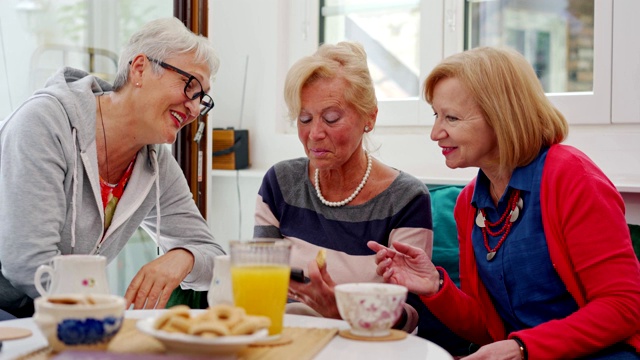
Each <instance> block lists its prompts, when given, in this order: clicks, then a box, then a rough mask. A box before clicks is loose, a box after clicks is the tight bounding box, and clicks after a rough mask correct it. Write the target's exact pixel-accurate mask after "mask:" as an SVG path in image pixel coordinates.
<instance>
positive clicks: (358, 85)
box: [284, 41, 378, 120]
mask: <svg viewBox="0 0 640 360" xmlns="http://www.w3.org/2000/svg"><path fill="white" fill-rule="evenodd" d="M332 78H342V79H344V80H345V81H346V83H347V89H346V90H345V92H344V99H345V101H346V102H347V103H349V104H351V105H352V106H353V107H354V108H355V109H356V111H357V112H358V114H359V115H361V116H363V117H370V116H371V115H372V114H374V113H375V111H376V109H377V108H378V101H377V99H376V94H375V88H374V85H373V80H372V79H371V75H370V74H369V67H368V66H367V54H366V53H365V51H364V48H363V47H362V45H360V44H359V43H356V42H351V41H343V42H339V43H337V44H335V45H332V44H323V45H321V46H320V47H319V48H318V50H317V51H316V52H315V53H314V54H313V55H310V56H306V57H303V58H302V59H300V60H298V61H297V62H296V63H295V64H293V66H292V67H291V68H290V69H289V71H288V73H287V77H286V79H285V86H284V100H285V102H286V104H287V108H288V111H289V117H290V118H291V119H292V120H293V119H297V117H298V115H299V114H300V109H301V101H300V96H301V93H302V89H303V88H304V87H305V86H306V85H309V84H311V83H313V82H314V81H316V80H319V79H332Z"/></svg>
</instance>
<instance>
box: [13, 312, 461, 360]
mask: <svg viewBox="0 0 640 360" xmlns="http://www.w3.org/2000/svg"><path fill="white" fill-rule="evenodd" d="M162 311H164V310H128V311H127V313H126V317H127V318H133V319H141V318H146V317H150V316H157V315H159V314H160V313H161V312H162ZM284 325H285V326H289V327H315V328H339V329H348V328H349V324H347V323H346V322H345V321H342V320H334V319H325V318H318V317H311V316H302V315H290V314H286V315H285V317H284ZM0 327H21V328H28V329H30V330H31V331H33V335H32V336H30V337H28V338H25V339H21V340H11V341H5V342H4V345H3V348H2V350H1V351H0V359H15V358H17V357H19V356H22V355H25V354H28V353H30V352H32V351H34V350H36V349H39V348H41V347H44V346H46V345H47V341H46V339H45V338H44V336H43V335H42V333H41V332H40V330H39V329H38V327H37V326H36V324H35V323H34V322H33V319H31V318H27V319H18V320H9V321H2V322H0ZM359 359H362V360H376V359H385V360H388V359H401V360H452V357H451V356H450V355H449V353H447V352H446V351H445V350H444V349H442V348H441V347H439V346H438V345H436V344H434V343H432V342H430V341H427V340H425V339H422V338H419V337H417V336H413V335H409V336H407V337H406V338H405V339H403V340H399V341H385V342H373V341H356V340H349V339H346V338H343V337H341V336H336V337H334V338H333V339H332V340H331V341H330V342H329V344H327V346H325V347H324V348H323V349H322V350H321V351H320V352H319V353H318V354H317V355H316V357H315V358H314V360H359ZM283 360H285V359H283Z"/></svg>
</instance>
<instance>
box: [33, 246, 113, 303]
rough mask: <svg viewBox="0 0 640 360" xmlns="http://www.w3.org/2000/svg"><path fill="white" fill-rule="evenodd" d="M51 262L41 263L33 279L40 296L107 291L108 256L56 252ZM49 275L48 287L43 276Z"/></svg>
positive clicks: (103, 292)
mask: <svg viewBox="0 0 640 360" xmlns="http://www.w3.org/2000/svg"><path fill="white" fill-rule="evenodd" d="M52 265H53V266H50V265H40V267H38V269H37V270H36V274H35V276H34V282H35V286H36V289H37V290H38V292H39V293H40V295H42V296H47V295H55V294H109V284H108V282H107V258H106V257H104V256H101V255H59V256H56V257H54V258H53V261H52ZM44 274H48V275H49V284H50V286H49V289H48V290H46V289H45V288H44V286H42V276H43V275H44Z"/></svg>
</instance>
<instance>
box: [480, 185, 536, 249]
mask: <svg viewBox="0 0 640 360" xmlns="http://www.w3.org/2000/svg"><path fill="white" fill-rule="evenodd" d="M523 206H524V202H523V201H522V198H521V197H520V190H515V191H514V192H512V193H511V196H510V197H509V205H508V206H507V208H506V209H505V211H504V213H503V214H502V216H501V217H500V219H498V221H496V222H491V221H489V220H487V215H486V214H485V212H484V209H478V210H477V215H476V225H478V227H479V228H480V229H482V237H483V238H484V247H485V248H486V249H487V261H491V260H493V258H494V257H495V256H496V252H497V251H498V249H500V247H501V246H502V244H503V243H504V241H505V240H506V239H507V236H508V235H509V232H510V231H511V226H513V223H514V222H515V221H516V220H518V217H519V216H520V210H521V209H522V207H523ZM492 227H493V228H499V229H495V230H492V229H491V228H492ZM487 233H489V235H491V236H499V235H502V237H501V238H500V240H499V241H498V244H496V246H495V247H494V248H493V249H492V248H491V247H490V246H489V239H488V237H487Z"/></svg>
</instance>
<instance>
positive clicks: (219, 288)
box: [207, 255, 233, 306]
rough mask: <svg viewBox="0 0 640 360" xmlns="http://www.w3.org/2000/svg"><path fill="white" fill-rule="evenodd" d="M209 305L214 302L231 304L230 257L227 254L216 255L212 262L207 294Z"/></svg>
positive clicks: (214, 303)
mask: <svg viewBox="0 0 640 360" xmlns="http://www.w3.org/2000/svg"><path fill="white" fill-rule="evenodd" d="M207 301H208V302H209V306H213V305H216V304H228V305H233V289H232V288H231V259H230V257H229V255H218V256H216V257H215V260H214V262H213V277H212V278H211V286H210V287H209V293H208V294H207Z"/></svg>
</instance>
